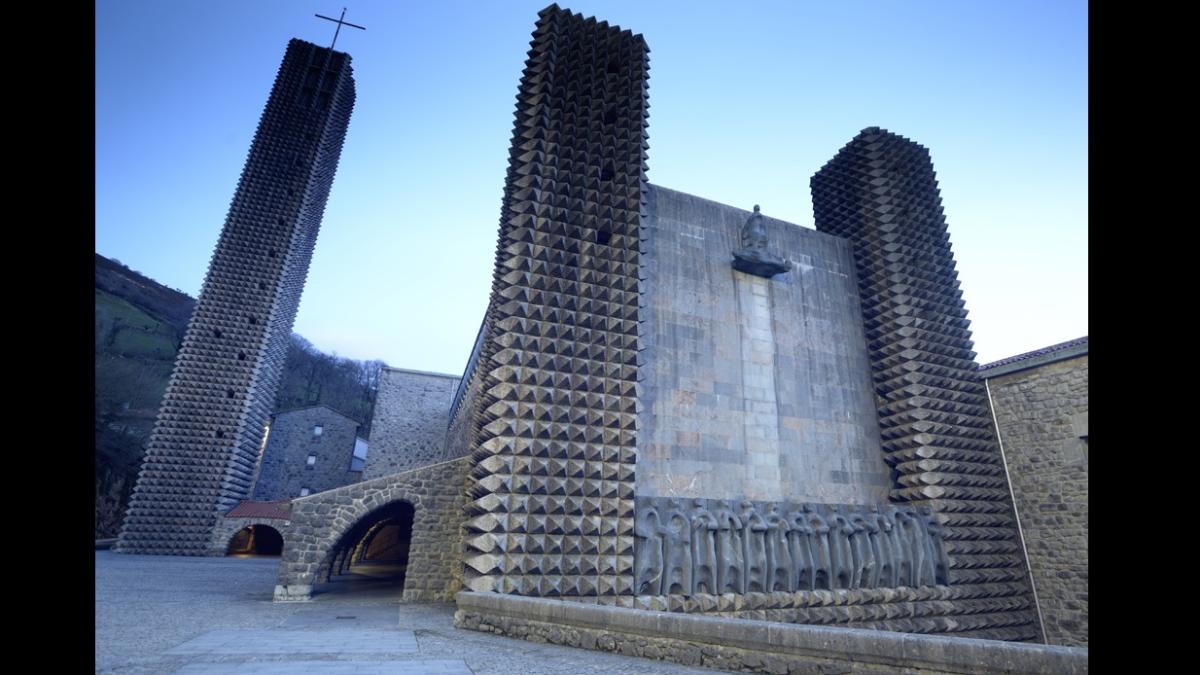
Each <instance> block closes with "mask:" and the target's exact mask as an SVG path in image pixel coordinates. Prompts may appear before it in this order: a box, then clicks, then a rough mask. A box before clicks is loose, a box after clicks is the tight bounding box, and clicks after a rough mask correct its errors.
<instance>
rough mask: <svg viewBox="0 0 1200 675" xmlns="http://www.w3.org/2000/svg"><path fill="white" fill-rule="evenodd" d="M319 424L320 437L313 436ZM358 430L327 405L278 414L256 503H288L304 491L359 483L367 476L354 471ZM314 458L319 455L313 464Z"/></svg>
mask: <svg viewBox="0 0 1200 675" xmlns="http://www.w3.org/2000/svg"><path fill="white" fill-rule="evenodd" d="M317 425H320V426H321V433H320V435H317V434H315V433H314V432H313V429H314V427H316V426H317ZM358 426H359V425H358V422H356V421H355V420H353V419H350V418H349V417H346V416H345V415H343V414H341V413H339V412H337V411H336V410H334V409H333V408H329V407H327V406H323V405H321V406H312V407H309V408H301V409H299V410H290V411H287V412H282V413H279V414H277V415H275V418H274V419H273V420H272V422H271V431H270V433H269V434H268V436H267V447H266V450H265V451H264V452H263V458H262V467H261V469H260V471H259V474H258V481H257V482H256V483H255V486H254V493H253V494H254V496H253V499H255V500H258V501H271V500H275V499H288V498H290V497H299V496H300V491H301V489H303V488H308V491H309V493H310V494H311V493H316V492H323V491H325V490H331V489H333V488H337V487H341V486H343V485H349V484H351V483H356V482H358V481H359V480H360V479H361V476H362V472H360V471H351V470H350V461H351V458H352V457H353V455H354V439H355V438H356V437H357V434H358ZM309 455H316V460H315V461H314V462H313V463H312V464H309V463H308V457H309Z"/></svg>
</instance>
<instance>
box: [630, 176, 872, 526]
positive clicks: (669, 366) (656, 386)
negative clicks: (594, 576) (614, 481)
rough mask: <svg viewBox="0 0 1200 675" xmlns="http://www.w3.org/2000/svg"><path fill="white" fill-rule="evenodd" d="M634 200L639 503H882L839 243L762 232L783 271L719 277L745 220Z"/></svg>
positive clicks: (808, 233)
mask: <svg viewBox="0 0 1200 675" xmlns="http://www.w3.org/2000/svg"><path fill="white" fill-rule="evenodd" d="M647 195H648V196H647V216H646V218H645V235H644V239H643V247H644V248H645V252H644V253H643V261H644V263H645V264H644V267H643V269H644V273H645V276H646V281H645V285H644V288H645V292H644V295H643V302H644V303H645V306H646V310H645V317H646V322H645V325H644V330H643V341H644V345H645V351H644V352H643V362H644V364H645V365H644V371H645V374H644V377H643V382H642V388H643V396H642V409H641V412H640V414H639V428H640V430H641V431H640V436H641V439H642V440H641V441H640V442H639V446H640V447H639V449H640V454H639V456H638V472H637V494H638V495H639V496H662V497H705V498H709V499H742V498H745V499H752V500H764V501H782V500H793V501H807V502H825V503H846V504H852V503H858V504H867V503H875V502H880V501H885V500H886V499H887V496H888V490H889V489H890V487H891V479H890V471H889V469H888V467H887V466H886V465H885V464H884V461H883V453H882V451H881V450H880V438H879V421H878V418H877V415H876V411H875V395H874V390H873V387H872V382H871V367H870V362H869V361H868V358H867V342H866V337H865V336H864V334H863V322H862V311H861V309H860V308H859V299H858V287H857V285H856V283H855V276H854V274H855V273H854V258H853V256H852V254H851V249H850V245H849V243H848V242H847V241H845V240H843V239H840V238H838V237H833V236H830V235H827V234H823V233H821V232H817V231H815V230H810V229H806V228H802V227H799V226H797V225H793V224H791V223H786V222H783V221H780V220H775V219H772V218H764V224H765V225H766V227H767V235H768V237H767V238H768V242H769V247H770V248H771V250H772V252H773V253H775V254H777V255H780V256H782V257H785V258H787V259H790V260H791V262H792V269H791V271H789V272H786V273H784V274H781V275H778V276H776V277H774V278H771V279H765V278H762V277H757V276H754V275H751V274H746V273H744V272H739V271H736V270H734V269H733V267H732V266H731V264H730V263H731V261H732V252H733V250H734V249H735V248H736V247H737V246H738V231H739V229H740V228H741V227H742V225H743V224H744V223H745V222H746V220H747V218H748V217H749V216H750V212H749V211H744V210H742V209H738V208H734V207H732V206H726V205H724V204H719V203H717V202H713V201H709V200H707V199H701V198H699V197H694V196H692V195H688V194H684V193H682V192H676V191H674V190H668V189H666V188H663V187H660V186H657V185H652V186H650V189H649V190H648V192H647Z"/></svg>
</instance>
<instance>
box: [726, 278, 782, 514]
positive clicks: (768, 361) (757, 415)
mask: <svg viewBox="0 0 1200 675" xmlns="http://www.w3.org/2000/svg"><path fill="white" fill-rule="evenodd" d="M733 276H734V284H735V286H736V287H737V298H738V326H739V329H740V331H741V351H742V400H743V405H745V406H746V409H745V415H744V417H743V419H744V420H745V423H744V425H743V433H744V434H745V442H746V474H747V475H746V478H747V484H748V485H749V488H748V489H747V492H746V495H745V496H746V498H747V499H759V500H764V501H779V500H782V499H784V498H785V497H786V495H784V494H783V493H782V491H781V487H782V479H783V477H782V475H781V471H780V465H779V451H780V450H779V406H778V402H777V401H776V396H775V326H774V317H773V316H772V314H771V280H770V279H767V278H763V277H759V276H755V275H753V274H746V273H745V272H734V273H733Z"/></svg>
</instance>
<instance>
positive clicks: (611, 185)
mask: <svg viewBox="0 0 1200 675" xmlns="http://www.w3.org/2000/svg"><path fill="white" fill-rule="evenodd" d="M525 63H526V68H525V70H524V73H523V75H522V78H521V83H520V87H519V90H518V94H517V111H516V120H515V124H514V129H513V140H512V149H511V152H510V155H509V168H508V175H507V178H506V181H505V189H504V203H503V208H502V211H501V217H500V236H499V242H498V244H497V250H496V270H495V276H494V280H493V283H492V295H491V301H490V304H489V307H488V311H487V314H486V316H485V320H484V329H483V330H484V332H483V335H482V344H481V350H480V356H479V367H478V370H479V373H480V374H481V377H482V386H481V390H480V396H479V397H478V400H477V402H476V404H475V411H474V413H473V417H472V420H473V425H474V429H475V434H474V438H473V441H472V443H471V448H472V451H473V452H472V457H473V462H474V467H473V470H472V472H471V481H472V484H471V487H470V493H469V497H468V498H469V499H470V500H471V501H470V503H469V504H468V507H467V508H468V514H467V517H468V521H467V542H466V543H467V546H466V569H465V572H466V574H465V577H464V583H465V585H466V586H467V587H468V588H470V589H471V590H475V591H499V592H503V593H516V594H521V595H540V596H592V597H595V596H610V597H611V596H617V595H630V594H631V593H632V586H633V492H634V463H635V461H636V457H637V448H636V431H637V430H636V420H637V410H636V408H637V368H638V347H639V345H638V330H639V327H638V321H639V316H638V292H639V281H638V277H639V274H638V264H639V243H640V227H641V218H642V211H643V209H644V204H643V195H644V194H645V191H646V174H645V172H646V168H647V167H646V149H647V147H648V146H647V142H646V119H647V114H648V101H647V96H648V89H647V73H648V69H649V65H648V63H649V49H648V48H647V47H646V43H645V40H643V39H642V37H641V36H640V35H633V34H632V33H631V32H630V31H628V30H625V31H622V30H621V29H620V28H618V27H615V26H609V25H608V24H607V23H606V22H603V21H597V20H596V19H594V18H587V19H585V18H584V17H583V16H582V15H579V14H572V13H571V12H569V11H566V10H563V9H560V8H559V7H558V6H557V5H551V6H550V7H547V8H546V9H544V10H542V11H541V12H540V13H539V19H538V22H537V26H536V28H535V30H534V32H533V40H532V42H531V48H530V50H529V59H528V60H527V61H526V62H525ZM629 600H632V597H629Z"/></svg>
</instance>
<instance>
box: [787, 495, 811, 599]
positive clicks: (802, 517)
mask: <svg viewBox="0 0 1200 675" xmlns="http://www.w3.org/2000/svg"><path fill="white" fill-rule="evenodd" d="M788 523H789V525H791V529H790V531H789V532H788V550H789V551H790V552H791V554H792V565H794V566H795V581H796V585H795V590H797V591H811V590H813V588H814V586H813V583H814V580H815V579H814V577H815V576H816V569H815V568H814V566H813V543H812V526H810V525H809V524H808V514H806V513H805V512H804V511H792V512H791V513H789V514H788Z"/></svg>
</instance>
